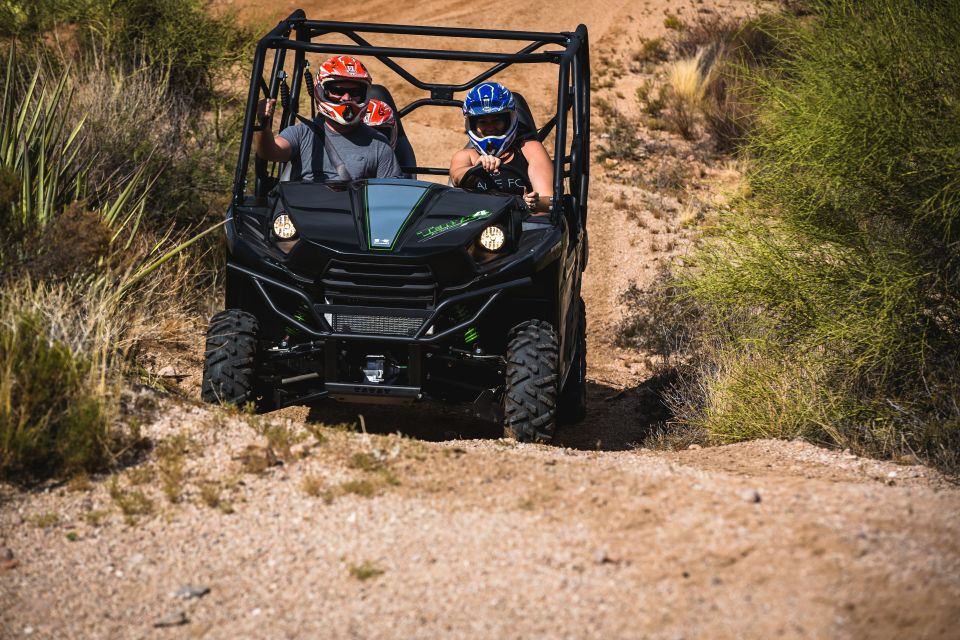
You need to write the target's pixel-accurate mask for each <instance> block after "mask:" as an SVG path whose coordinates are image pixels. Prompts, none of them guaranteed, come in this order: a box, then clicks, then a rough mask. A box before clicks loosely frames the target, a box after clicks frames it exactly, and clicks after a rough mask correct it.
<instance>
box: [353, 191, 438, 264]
mask: <svg viewBox="0 0 960 640" xmlns="http://www.w3.org/2000/svg"><path fill="white" fill-rule="evenodd" d="M432 188H433V185H432V184H431V185H423V183H419V184H418V183H416V182H413V181H410V180H389V181H387V180H378V181H376V182H372V183H368V184H367V185H366V187H364V189H365V191H364V202H365V203H366V216H367V246H368V247H370V248H371V249H374V250H377V251H392V250H393V247H394V245H395V244H396V243H397V238H399V237H400V235H401V234H402V233H403V230H404V229H405V228H406V226H407V223H408V222H409V221H410V218H411V217H412V216H413V213H414V211H416V210H417V207H419V206H420V203H421V202H423V199H424V198H425V197H426V196H427V194H428V193H429V192H430V190H431V189H432Z"/></svg>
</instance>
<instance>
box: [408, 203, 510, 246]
mask: <svg viewBox="0 0 960 640" xmlns="http://www.w3.org/2000/svg"><path fill="white" fill-rule="evenodd" d="M492 215H493V213H492V212H490V211H487V210H486V209H481V210H480V211H477V212H476V213H473V214H471V215H469V216H461V217H459V218H454V219H453V220H448V221H446V222H444V223H443V224H435V225H433V226H432V227H427V228H426V229H421V230H420V231H417V237H418V238H420V240H430V239H432V238H436V237H437V236H439V235H441V234H444V233H446V232H447V231H451V230H453V229H459V228H460V227H462V226H464V225H467V224H470V223H471V222H474V221H476V220H483V219H484V218H489V217H490V216H492Z"/></svg>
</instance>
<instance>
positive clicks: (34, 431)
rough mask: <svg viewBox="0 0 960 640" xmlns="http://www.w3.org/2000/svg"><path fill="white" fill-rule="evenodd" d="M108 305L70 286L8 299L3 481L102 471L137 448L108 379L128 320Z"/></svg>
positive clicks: (0, 451) (1, 372)
mask: <svg viewBox="0 0 960 640" xmlns="http://www.w3.org/2000/svg"><path fill="white" fill-rule="evenodd" d="M103 302H104V300H103V298H102V297H101V296H97V295H96V293H94V294H93V295H91V296H89V297H85V296H84V295H83V291H82V290H79V289H78V288H70V287H64V286H60V287H45V286H41V287H37V288H32V287H29V286H18V287H7V288H5V289H4V290H3V291H2V292H0V477H3V478H4V479H25V478H31V477H44V476H48V475H54V474H69V473H75V472H80V471H94V470H98V469H101V468H103V467H104V466H105V465H106V464H108V463H109V462H110V461H111V460H112V458H113V456H115V455H118V454H119V453H120V452H121V451H122V449H123V448H124V447H125V446H126V445H127V444H128V443H129V440H128V439H127V438H126V437H125V435H124V434H123V432H122V431H121V430H119V429H115V428H114V424H113V421H114V418H115V415H114V414H113V406H114V403H113V402H111V399H110V398H111V396H114V395H115V393H116V391H117V388H116V386H115V383H116V378H115V377H114V376H112V375H104V374H105V373H106V372H105V371H104V365H105V363H106V362H107V361H109V360H110V359H111V354H110V353H107V352H105V351H104V347H105V345H109V344H111V340H112V339H113V338H115V337H116V333H117V331H118V328H119V327H118V326H117V324H118V322H119V321H120V318H116V317H113V318H109V319H108V318H107V317H105V315H104V313H103V305H102V303H103ZM84 312H86V316H85V317H78V316H74V315H72V313H78V314H79V313H84Z"/></svg>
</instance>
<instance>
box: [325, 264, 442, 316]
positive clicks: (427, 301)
mask: <svg viewBox="0 0 960 640" xmlns="http://www.w3.org/2000/svg"><path fill="white" fill-rule="evenodd" d="M320 284H321V285H323V291H324V297H325V298H326V299H327V303H328V304H347V305H361V306H375V307H407V308H414V309H428V308H432V307H433V306H434V305H435V304H436V296H437V283H436V280H434V277H433V273H432V272H431V271H430V267H428V266H427V265H422V264H419V265H405V264H388V263H368V262H346V261H341V260H331V261H330V264H329V265H328V266H327V270H326V271H325V272H324V274H323V276H322V277H321V278H320Z"/></svg>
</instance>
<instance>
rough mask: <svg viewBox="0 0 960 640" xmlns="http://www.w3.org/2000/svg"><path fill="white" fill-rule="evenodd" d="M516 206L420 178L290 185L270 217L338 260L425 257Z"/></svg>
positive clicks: (465, 240) (458, 243)
mask: <svg viewBox="0 0 960 640" xmlns="http://www.w3.org/2000/svg"><path fill="white" fill-rule="evenodd" d="M515 200H516V199H515V198H514V197H512V196H502V195H488V194H482V193H468V192H465V191H462V190H460V189H453V188H451V187H447V186H443V185H438V184H435V183H432V182H423V181H419V180H403V179H378V180H361V181H356V182H351V183H312V182H289V183H283V184H281V185H280V187H279V198H278V201H277V203H276V205H275V209H274V215H279V214H280V213H281V212H285V213H286V214H287V215H289V216H290V218H291V219H292V221H293V224H294V226H295V227H296V228H297V232H298V233H299V236H300V238H301V239H302V240H305V241H307V243H308V244H313V245H319V246H320V247H322V248H324V249H326V250H328V251H331V252H333V253H336V254H362V255H366V256H370V257H373V256H376V255H381V256H388V255H395V256H403V257H427V256H431V255H437V254H439V253H444V252H448V251H450V250H452V249H460V248H463V247H465V246H466V245H467V244H469V243H470V242H472V241H473V240H474V239H475V238H476V237H477V236H478V235H479V234H480V232H481V231H483V229H484V228H485V227H486V226H487V225H489V224H492V223H493V222H496V221H499V220H501V219H503V218H504V217H506V216H507V215H508V214H509V210H510V209H511V208H512V207H514V206H515Z"/></svg>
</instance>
